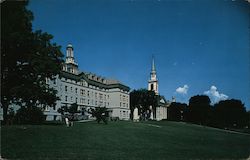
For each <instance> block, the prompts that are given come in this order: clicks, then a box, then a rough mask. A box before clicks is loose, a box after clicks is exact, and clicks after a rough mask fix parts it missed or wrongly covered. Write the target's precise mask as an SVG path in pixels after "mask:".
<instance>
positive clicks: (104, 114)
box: [89, 107, 108, 124]
mask: <svg viewBox="0 0 250 160" xmlns="http://www.w3.org/2000/svg"><path fill="white" fill-rule="evenodd" d="M89 112H90V114H92V116H93V117H96V121H97V122H98V123H100V122H101V121H103V122H104V123H105V124H107V123H108V121H107V118H108V111H107V108H106V107H96V108H91V109H90V111H89Z"/></svg>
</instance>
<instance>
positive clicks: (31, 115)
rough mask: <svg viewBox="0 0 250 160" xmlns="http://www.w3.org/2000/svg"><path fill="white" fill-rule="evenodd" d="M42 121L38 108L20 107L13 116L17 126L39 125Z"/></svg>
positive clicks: (43, 119)
mask: <svg viewBox="0 0 250 160" xmlns="http://www.w3.org/2000/svg"><path fill="white" fill-rule="evenodd" d="M44 121H45V116H44V114H43V111H42V110H41V109H40V108H38V107H28V108H26V107H21V108H20V109H19V110H17V113H16V115H15V122H16V123H17V124H41V123H43V122H44Z"/></svg>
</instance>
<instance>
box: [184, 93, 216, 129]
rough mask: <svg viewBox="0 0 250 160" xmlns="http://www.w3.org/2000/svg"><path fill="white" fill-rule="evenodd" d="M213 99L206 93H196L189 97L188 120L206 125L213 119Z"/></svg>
mask: <svg viewBox="0 0 250 160" xmlns="http://www.w3.org/2000/svg"><path fill="white" fill-rule="evenodd" d="M210 103H211V100H210V98H209V97H208V96H206V95H196V96H193V97H191V98H190V99H189V106H188V120H189V121H190V122H193V123H197V124H203V125H206V124H208V123H209V121H210V120H211V111H212V110H211V106H210Z"/></svg>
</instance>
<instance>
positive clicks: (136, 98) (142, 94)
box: [130, 89, 158, 118]
mask: <svg viewBox="0 0 250 160" xmlns="http://www.w3.org/2000/svg"><path fill="white" fill-rule="evenodd" d="M157 99H158V96H157V95H156V94H155V92H154V91H148V90H147V89H139V90H133V91H132V92H130V110H131V118H133V117H132V115H133V111H134V109H135V108H138V111H139V114H141V113H146V112H147V111H149V110H150V106H152V109H154V110H155V107H157V105H158V103H157V102H158V101H157Z"/></svg>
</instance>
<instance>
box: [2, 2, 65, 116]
mask: <svg viewBox="0 0 250 160" xmlns="http://www.w3.org/2000/svg"><path fill="white" fill-rule="evenodd" d="M27 4H28V1H4V2H2V3H1V22H2V24H1V33H2V35H1V42H2V45H1V82H2V84H1V87H2V94H1V102H2V106H3V111H4V119H5V117H6V116H7V111H8V106H9V105H10V104H18V105H20V106H21V107H26V108H27V107H28V108H31V107H37V106H41V105H42V106H46V105H48V106H53V105H55V102H56V100H57V99H58V97H57V96H56V93H57V92H56V90H54V89H53V88H50V87H49V86H48V85H47V84H46V78H50V79H53V78H54V77H55V76H56V75H57V74H59V73H60V69H61V64H62V62H63V59H62V58H63V54H62V53H61V51H60V49H61V47H60V46H58V45H57V44H55V43H53V44H52V43H51V39H52V38H53V36H52V35H50V34H48V33H46V32H45V33H44V32H42V31H40V30H39V31H34V32H33V31H32V20H33V14H32V12H31V11H29V10H27V9H26V6H27Z"/></svg>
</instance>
